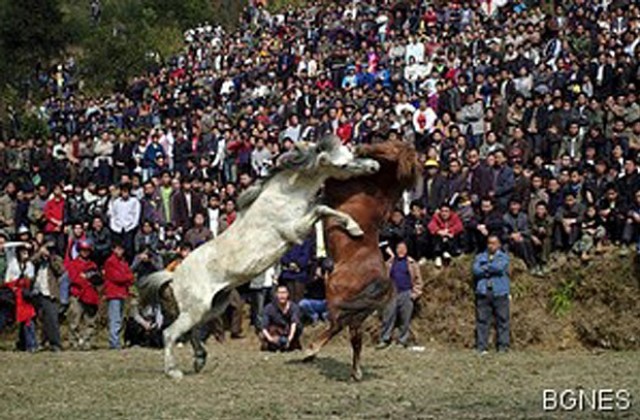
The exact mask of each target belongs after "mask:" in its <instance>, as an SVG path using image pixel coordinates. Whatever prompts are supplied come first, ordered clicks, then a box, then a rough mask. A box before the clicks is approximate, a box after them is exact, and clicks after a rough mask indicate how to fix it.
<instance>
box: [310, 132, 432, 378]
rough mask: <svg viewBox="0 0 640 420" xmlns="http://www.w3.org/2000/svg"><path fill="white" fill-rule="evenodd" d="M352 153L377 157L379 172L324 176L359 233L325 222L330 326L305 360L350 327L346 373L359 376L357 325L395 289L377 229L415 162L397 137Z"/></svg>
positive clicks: (411, 177) (413, 173)
mask: <svg viewBox="0 0 640 420" xmlns="http://www.w3.org/2000/svg"><path fill="white" fill-rule="evenodd" d="M357 154H358V155H359V156H366V157H369V158H372V159H375V160H377V161H378V162H379V163H380V171H379V172H378V173H376V174H374V175H370V176H364V177H358V178H352V179H350V180H348V181H334V180H329V181H328V182H327V183H326V186H325V191H324V194H325V199H326V201H327V204H328V205H329V206H331V207H332V208H335V209H336V210H339V211H342V212H345V213H346V214H348V215H350V216H351V217H352V218H353V219H354V220H355V221H356V222H357V223H358V224H359V225H360V227H361V228H362V230H363V231H364V236H363V237H360V238H354V237H352V236H350V235H349V234H347V233H346V232H345V231H344V229H342V228H340V225H339V223H338V222H337V221H334V220H332V219H328V220H327V221H326V222H325V237H326V241H327V248H328V252H329V255H330V256H331V257H332V258H333V260H334V263H335V268H334V271H333V272H332V273H331V274H330V276H329V278H328V279H327V281H326V297H327V305H328V309H329V314H330V316H329V326H328V327H327V329H326V330H324V331H323V332H322V333H321V334H320V336H319V337H318V338H317V339H316V340H315V342H314V343H312V344H311V346H310V348H309V349H308V350H307V354H306V357H305V360H306V361H310V360H313V359H314V358H315V356H316V355H317V354H318V352H319V351H320V349H321V348H322V347H323V346H324V345H325V344H326V343H327V342H328V341H329V340H331V338H332V337H333V336H335V335H336V334H338V333H339V332H340V331H342V329H343V328H345V327H349V333H350V339H351V347H352V349H353V365H352V370H351V377H352V378H353V379H355V380H360V379H361V378H362V371H361V369H360V353H361V351H362V324H363V322H364V320H365V319H366V318H367V317H368V316H369V315H371V314H372V313H373V312H374V311H376V310H382V309H383V308H384V307H385V306H386V305H387V304H388V302H389V300H390V299H391V297H393V293H394V288H393V285H392V282H391V279H389V277H388V274H387V268H386V266H385V262H384V258H383V255H382V252H381V251H380V248H379V243H378V234H379V231H380V228H381V226H382V224H383V223H384V222H385V221H386V220H387V218H388V217H389V215H390V214H391V212H392V210H393V209H394V207H395V205H396V204H397V202H398V200H399V199H400V197H401V196H402V192H403V191H404V190H406V189H408V188H411V187H412V186H413V185H414V183H415V180H416V178H417V176H418V173H419V169H418V168H419V167H418V161H417V156H416V152H415V149H414V148H413V146H411V145H409V144H408V143H404V142H400V141H387V142H383V143H378V144H374V145H365V146H360V147H359V148H358V151H357Z"/></svg>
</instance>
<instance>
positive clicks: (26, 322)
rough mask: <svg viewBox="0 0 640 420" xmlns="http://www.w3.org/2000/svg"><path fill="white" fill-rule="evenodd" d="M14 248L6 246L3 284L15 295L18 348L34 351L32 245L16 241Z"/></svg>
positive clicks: (35, 345)
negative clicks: (5, 267)
mask: <svg viewBox="0 0 640 420" xmlns="http://www.w3.org/2000/svg"><path fill="white" fill-rule="evenodd" d="M14 245H18V246H17V247H15V250H13V249H11V248H7V246H6V245H5V253H6V256H7V271H6V273H5V277H4V286H5V287H8V288H9V289H11V290H12V291H13V294H14V296H15V306H16V315H15V320H16V323H17V324H18V325H19V339H18V349H19V350H24V351H28V352H30V353H34V352H35V351H36V350H37V349H38V342H37V339H36V326H35V317H36V311H35V308H34V307H33V304H32V303H31V301H30V300H31V287H32V282H33V280H34V278H35V268H34V266H33V263H32V262H31V249H32V245H31V244H30V243H28V242H18V243H16V244H14Z"/></svg>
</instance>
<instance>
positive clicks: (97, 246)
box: [87, 216, 113, 267]
mask: <svg viewBox="0 0 640 420" xmlns="http://www.w3.org/2000/svg"><path fill="white" fill-rule="evenodd" d="M87 239H89V241H91V244H92V245H93V257H92V259H93V260H94V261H95V262H96V264H98V266H99V267H102V265H103V264H104V262H105V261H106V260H107V258H109V255H110V254H111V245H112V242H113V241H112V239H111V231H109V229H107V228H106V227H105V226H104V220H103V219H102V216H94V217H93V220H92V221H91V228H90V230H89V233H88V234H87Z"/></svg>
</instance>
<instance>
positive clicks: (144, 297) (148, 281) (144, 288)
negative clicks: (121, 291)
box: [137, 270, 173, 306]
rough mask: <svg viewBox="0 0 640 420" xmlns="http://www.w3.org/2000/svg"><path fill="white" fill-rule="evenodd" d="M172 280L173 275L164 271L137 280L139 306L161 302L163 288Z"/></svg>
mask: <svg viewBox="0 0 640 420" xmlns="http://www.w3.org/2000/svg"><path fill="white" fill-rule="evenodd" d="M171 280H173V273H170V272H168V271H166V270H162V271H156V272H155V273H152V274H149V275H148V276H144V277H142V278H141V279H140V280H138V284H137V286H138V293H139V295H138V297H139V303H140V306H147V305H153V304H158V303H160V301H161V290H162V289H163V286H165V285H167V286H168V283H169V282H170V281H171Z"/></svg>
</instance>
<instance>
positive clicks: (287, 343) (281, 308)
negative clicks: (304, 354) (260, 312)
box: [261, 285, 302, 351]
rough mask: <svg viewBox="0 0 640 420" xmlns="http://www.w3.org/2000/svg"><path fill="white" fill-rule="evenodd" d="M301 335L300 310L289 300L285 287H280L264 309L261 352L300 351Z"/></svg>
mask: <svg viewBox="0 0 640 420" xmlns="http://www.w3.org/2000/svg"><path fill="white" fill-rule="evenodd" d="M301 335H302V322H301V320H300V308H298V305H297V304H296V303H295V302H292V301H291V300H290V299H289V289H287V286H284V285H280V286H278V288H277V289H276V293H275V301H274V302H271V303H270V304H268V305H267V306H266V308H265V309H264V316H263V320H262V336H261V341H262V344H261V350H263V351H291V350H301V349H302V345H301V344H300V336H301Z"/></svg>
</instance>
